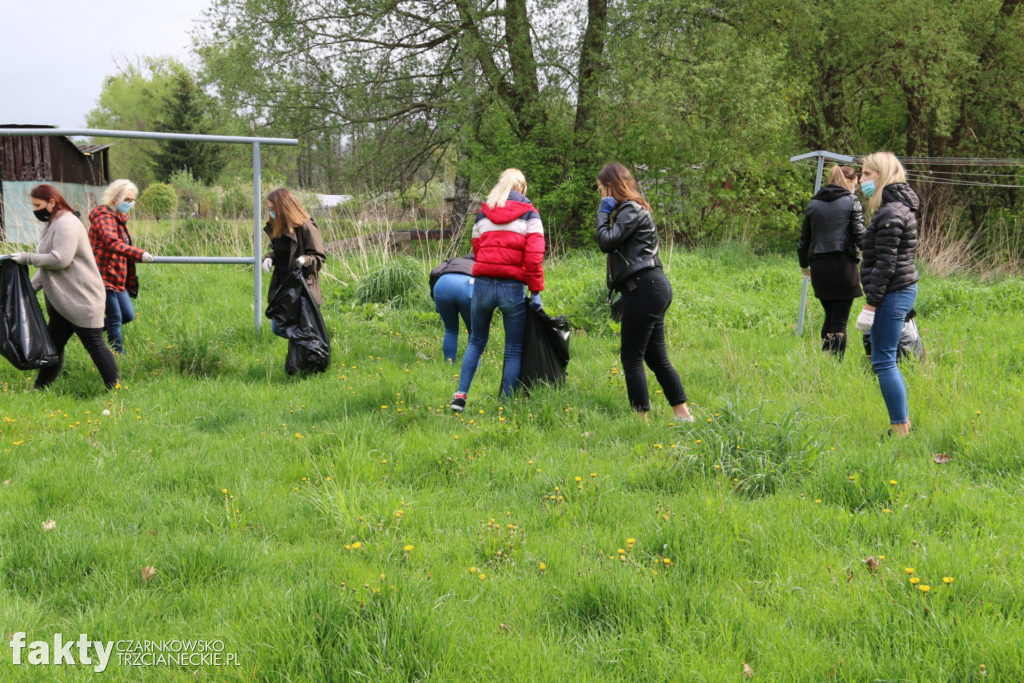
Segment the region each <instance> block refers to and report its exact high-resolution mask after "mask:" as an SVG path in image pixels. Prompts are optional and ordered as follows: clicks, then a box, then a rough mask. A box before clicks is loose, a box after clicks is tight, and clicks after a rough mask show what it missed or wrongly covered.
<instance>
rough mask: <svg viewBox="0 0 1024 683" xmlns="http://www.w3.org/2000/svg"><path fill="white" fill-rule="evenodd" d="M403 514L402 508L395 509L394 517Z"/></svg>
mask: <svg viewBox="0 0 1024 683" xmlns="http://www.w3.org/2000/svg"><path fill="white" fill-rule="evenodd" d="M404 514H405V511H404V510H395V517H401V516H402V515H404Z"/></svg>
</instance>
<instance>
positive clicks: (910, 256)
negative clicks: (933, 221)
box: [857, 152, 921, 436]
mask: <svg viewBox="0 0 1024 683" xmlns="http://www.w3.org/2000/svg"><path fill="white" fill-rule="evenodd" d="M860 189H861V192H862V193H863V194H864V196H865V197H866V198H867V208H868V211H869V212H870V213H871V214H873V215H872V218H871V224H870V225H868V227H867V230H866V231H865V233H864V239H863V242H862V247H863V261H862V262H861V268H860V279H861V282H862V283H863V284H864V296H865V297H866V298H867V303H866V304H865V306H864V310H862V311H861V313H860V315H859V316H857V329H859V330H860V331H861V332H869V331H870V332H871V366H872V367H873V368H874V369H875V374H876V375H878V385H879V387H880V388H881V390H882V398H883V399H884V400H885V407H886V409H887V410H888V412H889V423H890V424H891V425H892V428H891V430H890V432H891V433H892V434H896V435H898V436H905V435H906V434H907V433H908V432H909V431H910V411H909V408H908V406H907V387H906V383H905V382H904V381H903V375H902V374H900V369H899V366H898V365H897V364H896V359H897V353H898V350H899V342H900V335H901V334H902V333H903V324H904V321H905V320H906V318H907V314H908V313H909V312H910V309H911V308H913V307H914V302H915V301H916V300H917V281H918V280H919V279H920V276H919V275H918V273H917V268H916V267H915V266H914V257H915V255H916V252H917V227H918V216H919V214H920V210H921V200H920V199H918V197H917V194H916V193H915V192H914V191H913V190H912V189H911V188H910V185H908V184H907V174H906V171H904V169H903V165H902V164H901V163H900V162H899V159H897V158H896V156H895V155H894V154H892V153H891V152H876V153H875V154H871V155H869V156H867V157H865V158H864V162H863V165H862V167H861V174H860Z"/></svg>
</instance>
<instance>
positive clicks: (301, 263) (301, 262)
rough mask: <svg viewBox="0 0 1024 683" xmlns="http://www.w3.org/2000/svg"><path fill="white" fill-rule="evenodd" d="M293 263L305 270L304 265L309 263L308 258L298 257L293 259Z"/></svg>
mask: <svg viewBox="0 0 1024 683" xmlns="http://www.w3.org/2000/svg"><path fill="white" fill-rule="evenodd" d="M295 262H296V263H298V264H299V268H305V266H306V264H307V263H309V257H308V256H300V257H298V258H297V259H295Z"/></svg>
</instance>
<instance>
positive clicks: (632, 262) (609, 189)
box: [597, 163, 693, 422]
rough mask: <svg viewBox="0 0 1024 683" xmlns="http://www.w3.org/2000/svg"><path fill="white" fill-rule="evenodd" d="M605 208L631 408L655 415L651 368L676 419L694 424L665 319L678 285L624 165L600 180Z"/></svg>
mask: <svg viewBox="0 0 1024 683" xmlns="http://www.w3.org/2000/svg"><path fill="white" fill-rule="evenodd" d="M597 187H598V189H599V190H600V191H601V197H602V199H601V206H600V208H598V210H597V244H598V246H599V247H600V248H601V251H603V252H604V253H606V254H608V277H607V284H608V288H609V289H611V290H613V291H617V292H619V293H620V294H621V295H622V345H621V347H620V350H619V354H620V357H621V360H622V370H623V373H624V374H625V376H626V393H627V394H628V396H629V404H630V405H631V406H632V407H633V410H635V411H636V412H637V413H638V414H639V415H640V417H641V418H642V419H644V420H646V419H647V413H648V411H650V409H651V402H650V398H649V396H648V393H647V373H646V372H645V371H644V363H645V362H646V363H647V365H648V366H650V368H651V370H653V371H654V376H655V377H657V378H658V383H659V384H660V385H661V389H662V391H663V392H664V394H665V398H666V399H667V400H668V403H669V405H670V406H672V412H673V413H674V415H675V419H676V421H678V422H693V416H691V415H690V410H689V408H688V407H687V405H686V392H685V391H684V390H683V383H682V382H681V381H680V379H679V373H677V372H676V369H675V368H674V367H673V366H672V361H670V360H669V358H668V349H667V347H666V346H665V313H666V311H668V307H669V304H670V303H672V285H671V284H669V281H668V278H667V277H665V273H664V272H662V269H661V260H660V259H659V258H658V231H657V229H656V228H655V225H654V218H652V217H651V207H650V205H649V204H648V203H647V200H646V199H644V198H643V195H641V194H640V188H639V187H638V186H637V184H636V180H635V179H634V178H633V174H632V173H630V172H629V169H627V168H626V167H625V166H623V165H622V164H618V163H611V164H608V165H607V166H605V167H604V168H602V169H601V172H600V173H598V174H597Z"/></svg>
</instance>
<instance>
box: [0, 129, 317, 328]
mask: <svg viewBox="0 0 1024 683" xmlns="http://www.w3.org/2000/svg"><path fill="white" fill-rule="evenodd" d="M0 135H6V136H11V137H15V136H20V137H28V136H36V135H45V136H49V137H74V136H87V137H96V138H133V139H137V140H177V141H180V142H220V143H233V144H243V145H252V256H157V257H156V258H155V259H154V260H153V262H154V263H207V264H216V263H242V264H249V265H251V266H252V267H253V277H252V301H253V325H254V327H255V329H256V332H259V331H260V330H261V329H262V328H263V311H262V309H263V277H262V276H263V273H262V271H261V270H260V260H261V259H260V256H261V255H262V250H261V248H260V245H261V244H262V238H261V236H260V230H261V228H262V220H261V218H262V213H263V201H262V194H263V188H262V177H261V174H262V170H263V169H262V166H261V164H260V145H287V146H296V145H298V144H299V141H298V140H296V139H295V138H261V137H248V136H238V135H201V134H192V133H152V132H147V131H137V130H100V129H91V128H0Z"/></svg>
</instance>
